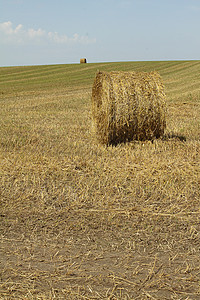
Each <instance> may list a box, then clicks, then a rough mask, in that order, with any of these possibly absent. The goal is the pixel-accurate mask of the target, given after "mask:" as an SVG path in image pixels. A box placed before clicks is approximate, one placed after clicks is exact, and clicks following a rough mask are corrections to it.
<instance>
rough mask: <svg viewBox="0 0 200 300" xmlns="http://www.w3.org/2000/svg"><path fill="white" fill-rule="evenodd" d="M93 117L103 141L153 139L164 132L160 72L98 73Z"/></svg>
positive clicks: (93, 101) (162, 90)
mask: <svg viewBox="0 0 200 300" xmlns="http://www.w3.org/2000/svg"><path fill="white" fill-rule="evenodd" d="M92 117H93V125H94V128H95V132H96V136H97V139H98V140H99V142H101V143H102V144H107V145H109V144H113V145H116V144H118V143H121V142H127V141H131V140H133V139H135V140H149V139H150V140H151V139H154V138H158V137H160V136H162V135H163V134H164V129H165V127H166V120H165V118H166V104H165V93H164V86H163V83H162V80H161V77H160V75H159V74H158V73H157V72H150V73H146V72H98V73H97V74H96V77H95V79H94V83H93V88H92Z"/></svg>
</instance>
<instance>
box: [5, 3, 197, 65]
mask: <svg viewBox="0 0 200 300" xmlns="http://www.w3.org/2000/svg"><path fill="white" fill-rule="evenodd" d="M0 12H1V13H0V66H15V65H39V64H42V65H43V64H44V65H46V64H66V63H78V62H79V59H80V58H81V57H86V58H87V60H88V62H91V63H92V62H111V61H148V60H190V59H200V34H199V32H200V0H57V1H55V0H34V1H33V0H0Z"/></svg>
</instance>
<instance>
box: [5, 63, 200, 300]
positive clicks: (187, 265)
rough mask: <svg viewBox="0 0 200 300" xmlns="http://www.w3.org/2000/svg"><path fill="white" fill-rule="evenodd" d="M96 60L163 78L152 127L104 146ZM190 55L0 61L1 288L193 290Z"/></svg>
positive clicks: (199, 266) (194, 157) (196, 242)
mask: <svg viewBox="0 0 200 300" xmlns="http://www.w3.org/2000/svg"><path fill="white" fill-rule="evenodd" d="M97 70H104V71H114V70H121V71H152V70H157V71H158V72H159V73H160V75H161V76H162V78H163V81H164V85H165V92H166V96H167V110H168V112H167V128H166V132H165V135H164V137H163V138H162V139H158V140H155V141H154V142H153V143H152V142H150V141H146V142H136V141H132V142H130V143H128V144H121V145H118V146H116V147H105V146H101V145H99V144H98V143H97V141H96V139H95V136H94V135H93V133H92V132H91V113H90V110H91V89H92V84H93V80H94V76H95V73H96V72H97ZM199 165H200V61H163V62H123V63H99V64H73V65H49V66H48V65H47V66H33V67H8V68H0V232H1V254H0V256H1V260H0V276H1V277H0V278H1V283H0V298H1V299H72V300H73V299H110V300H111V299H112V300H114V299H195V300H196V299H200V188H199V186H200V168H199Z"/></svg>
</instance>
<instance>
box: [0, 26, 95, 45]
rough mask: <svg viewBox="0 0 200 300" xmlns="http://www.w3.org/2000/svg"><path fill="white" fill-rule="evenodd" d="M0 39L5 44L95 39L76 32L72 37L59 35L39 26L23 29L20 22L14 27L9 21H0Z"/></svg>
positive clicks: (92, 41) (85, 41)
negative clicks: (37, 27)
mask: <svg viewBox="0 0 200 300" xmlns="http://www.w3.org/2000/svg"><path fill="white" fill-rule="evenodd" d="M0 40H1V42H3V43H6V44H27V43H30V42H34V43H35V42H36V43H38V42H45V41H48V42H52V43H54V44H69V43H79V44H92V43H95V42H96V39H95V38H93V39H90V38H89V37H88V36H80V35H78V34H77V33H75V34H74V35H73V37H68V36H67V35H65V34H64V35H61V34H59V33H58V32H51V31H50V32H47V31H45V30H43V29H41V28H39V29H33V28H29V29H24V27H23V26H22V24H19V25H17V26H16V27H15V28H14V27H13V24H12V22H11V21H8V22H4V23H0Z"/></svg>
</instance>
